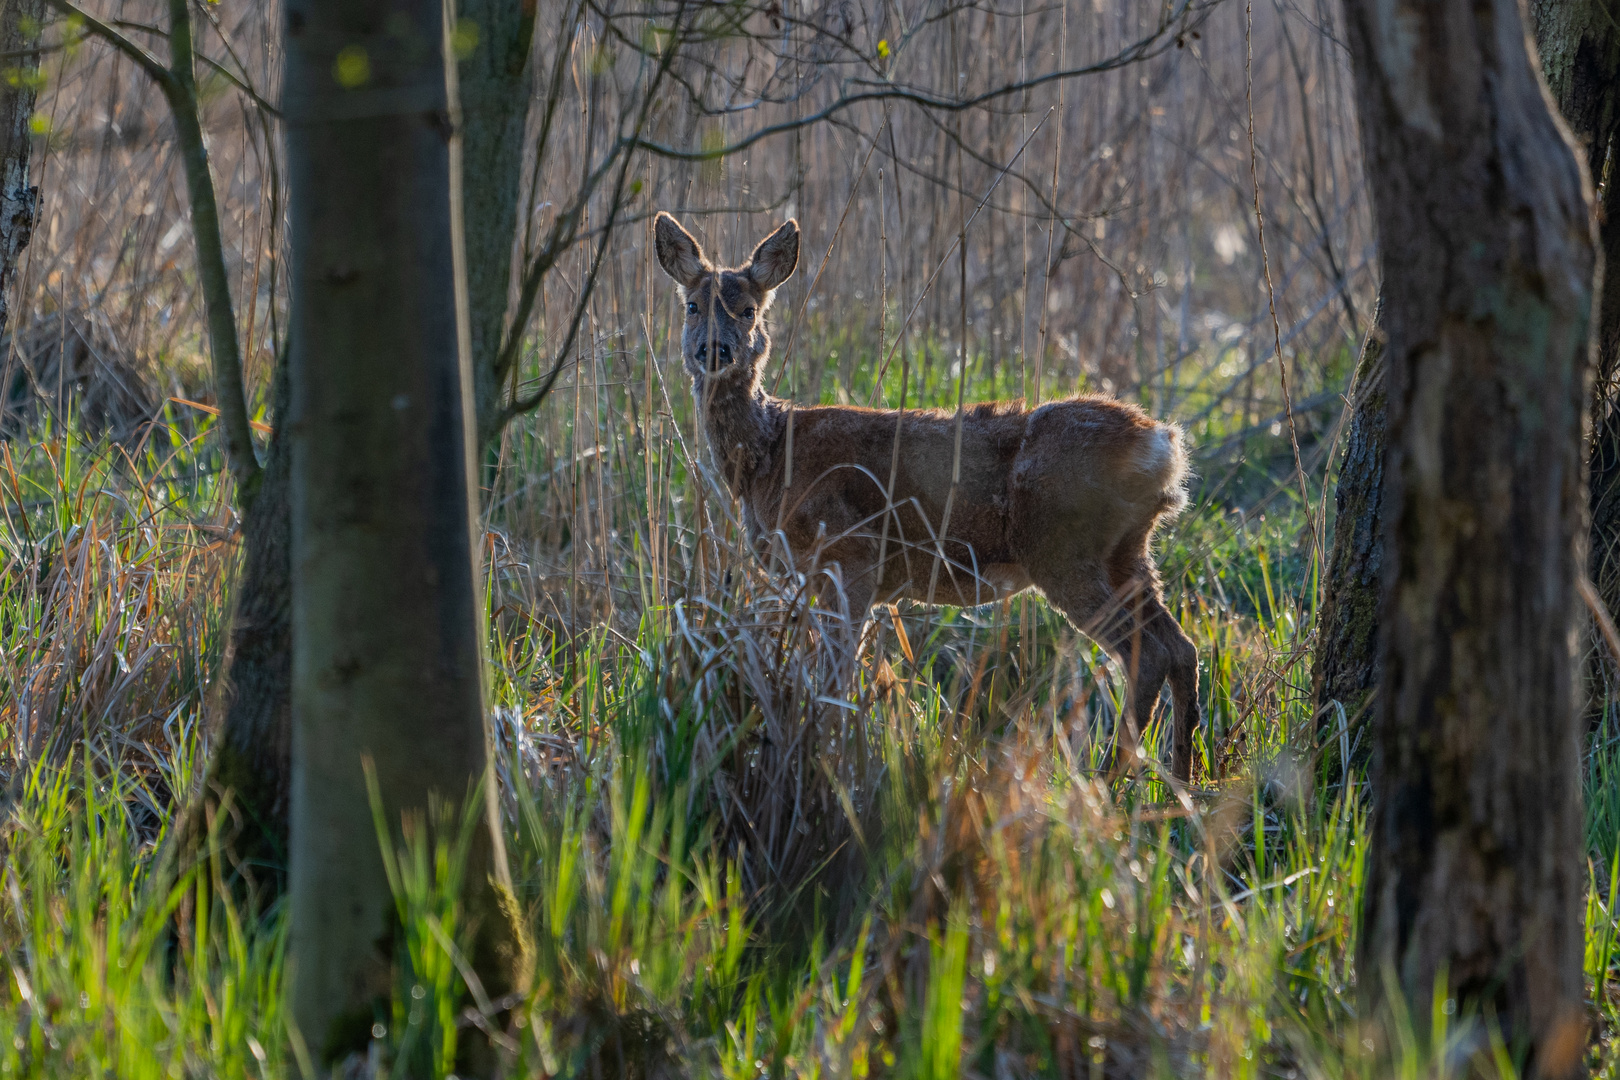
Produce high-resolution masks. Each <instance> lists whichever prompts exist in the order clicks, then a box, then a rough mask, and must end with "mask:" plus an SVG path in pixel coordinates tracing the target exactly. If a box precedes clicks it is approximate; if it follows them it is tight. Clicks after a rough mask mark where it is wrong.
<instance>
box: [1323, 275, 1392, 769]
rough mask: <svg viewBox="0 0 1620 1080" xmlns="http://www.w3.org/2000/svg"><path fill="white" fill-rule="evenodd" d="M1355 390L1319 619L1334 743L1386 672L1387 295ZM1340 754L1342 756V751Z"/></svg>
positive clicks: (1326, 720) (1327, 717) (1326, 710)
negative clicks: (1382, 615)
mask: <svg viewBox="0 0 1620 1080" xmlns="http://www.w3.org/2000/svg"><path fill="white" fill-rule="evenodd" d="M1351 395H1352V397H1351V402H1350V434H1349V437H1348V439H1347V440H1346V442H1345V448H1344V459H1343V461H1341V462H1340V465H1339V479H1338V484H1337V485H1336V486H1335V488H1334V492H1333V505H1334V519H1333V542H1332V548H1331V550H1330V553H1329V556H1328V568H1327V583H1326V589H1325V590H1324V596H1323V602H1322V610H1321V613H1320V616H1319V617H1318V619H1317V627H1318V629H1317V643H1316V657H1315V664H1314V668H1315V670H1314V672H1313V681H1314V683H1315V684H1316V685H1315V691H1316V695H1315V696H1316V703H1317V709H1318V711H1319V715H1318V725H1319V727H1320V729H1321V732H1322V735H1323V736H1324V738H1325V739H1326V743H1325V745H1327V746H1328V747H1330V748H1331V747H1334V746H1336V745H1337V742H1336V740H1334V739H1333V738H1332V737H1331V736H1333V735H1334V734H1335V733H1337V732H1338V731H1339V730H1340V725H1341V718H1340V715H1339V710H1340V709H1343V711H1344V717H1343V721H1342V722H1343V723H1345V724H1346V725H1347V724H1348V723H1350V722H1352V721H1355V720H1357V719H1358V718H1359V717H1360V716H1361V715H1362V714H1363V713H1364V712H1365V711H1366V709H1367V708H1368V703H1369V698H1370V695H1371V694H1372V693H1373V691H1374V690H1375V689H1376V688H1377V686H1378V678H1379V674H1380V670H1379V666H1378V606H1379V602H1380V597H1381V594H1382V590H1383V584H1384V574H1383V568H1384V524H1383V505H1384V498H1383V497H1384V443H1385V430H1386V426H1387V425H1386V411H1387V408H1388V394H1387V393H1386V380H1385V373H1384V326H1383V298H1382V297H1380V298H1379V301H1378V309H1377V314H1375V315H1374V316H1373V325H1372V326H1371V328H1370V329H1369V330H1368V332H1367V341H1366V344H1365V345H1363V346H1362V350H1361V359H1360V360H1359V361H1358V362H1357V364H1356V372H1355V378H1354V379H1353V381H1352V384H1351ZM1346 741H1347V742H1348V732H1346ZM1363 745H1366V743H1365V741H1364V742H1363ZM1345 749H1348V747H1346V748H1345ZM1339 756H1341V757H1342V756H1343V754H1342V752H1340V755H1339ZM1357 756H1358V757H1359V756H1361V755H1357ZM1339 764H1340V765H1344V764H1348V762H1340V763H1339Z"/></svg>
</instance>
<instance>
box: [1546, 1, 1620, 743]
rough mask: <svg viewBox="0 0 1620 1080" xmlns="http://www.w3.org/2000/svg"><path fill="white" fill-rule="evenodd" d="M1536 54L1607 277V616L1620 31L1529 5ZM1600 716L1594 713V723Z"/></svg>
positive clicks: (1614, 599)
mask: <svg viewBox="0 0 1620 1080" xmlns="http://www.w3.org/2000/svg"><path fill="white" fill-rule="evenodd" d="M1530 13H1531V15H1532V17H1533V18H1534V20H1535V26H1536V47H1537V51H1538V52H1539V53H1540V56H1541V67H1542V71H1543V72H1544V73H1545V74H1546V77H1547V86H1548V88H1549V89H1550V90H1551V91H1552V93H1553V100H1555V101H1556V102H1557V103H1558V109H1559V111H1560V112H1562V113H1563V115H1564V119H1565V120H1566V121H1568V122H1569V126H1570V128H1571V130H1573V131H1574V133H1575V136H1576V139H1577V141H1579V142H1580V143H1581V144H1582V146H1583V147H1584V148H1585V150H1586V161H1587V169H1588V174H1589V175H1590V177H1591V179H1592V184H1593V186H1594V187H1598V188H1599V190H1600V191H1601V196H1600V197H1601V199H1602V212H1601V213H1600V214H1599V215H1598V221H1599V226H1598V240H1599V246H1600V247H1601V249H1602V251H1603V266H1604V270H1605V272H1604V273H1603V275H1602V277H1601V279H1600V281H1601V285H1600V291H1599V299H1598V311H1597V382H1596V389H1595V392H1594V394H1593V396H1592V424H1593V431H1592V442H1591V448H1590V451H1589V454H1588V462H1589V469H1590V481H1589V484H1590V497H1589V502H1590V506H1591V515H1592V521H1591V555H1590V558H1589V560H1588V569H1587V572H1588V573H1589V574H1590V575H1591V578H1592V582H1593V584H1594V585H1596V586H1597V590H1598V595H1599V596H1601V597H1602V598H1603V602H1604V603H1605V604H1606V605H1607V606H1608V609H1609V611H1610V612H1615V611H1620V415H1617V412H1616V408H1615V406H1616V400H1615V398H1616V390H1617V389H1620V387H1616V385H1615V384H1616V374H1617V366H1620V185H1617V184H1615V183H1614V182H1613V178H1612V177H1611V182H1610V183H1608V184H1603V183H1602V181H1603V177H1604V171H1605V169H1607V168H1611V167H1612V166H1611V156H1612V155H1613V153H1614V150H1615V146H1616V140H1617V136H1620V24H1617V23H1616V22H1615V17H1614V13H1613V11H1612V10H1611V9H1610V7H1609V6H1608V5H1607V4H1605V3H1603V2H1602V0H1532V2H1531V4H1530ZM1590 674H1591V675H1592V678H1591V681H1590V689H1591V690H1592V691H1593V692H1594V702H1593V704H1594V706H1596V707H1598V708H1601V705H1602V687H1603V678H1602V672H1601V670H1599V669H1594V670H1593V671H1592V672H1591V673H1590ZM1600 715H1601V713H1600V712H1598V711H1597V710H1596V709H1594V712H1593V716H1594V717H1597V716H1600Z"/></svg>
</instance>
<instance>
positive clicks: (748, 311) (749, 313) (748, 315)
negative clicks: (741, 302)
mask: <svg viewBox="0 0 1620 1080" xmlns="http://www.w3.org/2000/svg"><path fill="white" fill-rule="evenodd" d="M753 317H754V309H753V308H744V309H743V318H745V319H752V318H753Z"/></svg>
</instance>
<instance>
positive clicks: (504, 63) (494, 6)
mask: <svg viewBox="0 0 1620 1080" xmlns="http://www.w3.org/2000/svg"><path fill="white" fill-rule="evenodd" d="M456 14H457V16H458V17H459V18H460V19H461V20H462V21H463V22H464V23H466V24H468V25H469V26H470V27H471V30H472V33H473V34H474V35H475V38H474V40H475V42H476V44H475V45H474V46H473V48H472V51H471V53H470V54H469V55H467V56H466V57H464V58H463V59H462V60H461V63H460V64H459V65H457V67H458V72H459V75H460V83H461V111H462V162H463V165H464V173H465V175H466V176H467V177H468V179H469V182H468V183H467V185H466V187H465V189H464V198H463V200H462V216H463V220H464V221H465V223H466V224H465V227H466V234H467V293H468V321H469V323H470V327H471V333H472V365H473V397H474V409H475V412H476V414H477V417H478V426H477V434H476V438H477V445H478V447H479V448H480V449H481V450H485V451H487V450H488V449H489V448H491V447H492V446H493V445H494V443H495V442H496V440H498V439H499V438H500V435H501V426H502V423H501V421H502V412H501V405H502V399H503V395H504V390H505V387H504V386H503V385H502V383H503V380H502V379H501V377H500V374H499V372H498V371H497V363H498V358H499V355H500V350H501V338H502V334H503V333H504V331H505V328H506V318H507V307H508V304H507V301H508V299H509V297H510V295H511V292H512V255H513V246H514V241H515V239H516V236H517V224H518V199H519V196H520V194H521V190H522V186H523V145H524V139H523V136H524V127H525V125H526V123H527V121H528V116H529V98H530V96H531V94H532V92H533V82H534V73H533V61H532V54H533V50H532V48H531V45H532V44H533V38H534V18H535V7H534V5H533V4H529V3H523V2H521V0H460V2H459V3H458V5H457V8H456Z"/></svg>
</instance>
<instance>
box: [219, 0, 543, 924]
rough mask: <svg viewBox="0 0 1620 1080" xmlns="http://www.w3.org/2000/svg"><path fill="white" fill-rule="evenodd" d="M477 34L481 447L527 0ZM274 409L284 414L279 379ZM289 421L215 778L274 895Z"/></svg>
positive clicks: (282, 782) (475, 254)
mask: <svg viewBox="0 0 1620 1080" xmlns="http://www.w3.org/2000/svg"><path fill="white" fill-rule="evenodd" d="M458 15H459V17H460V19H461V20H462V21H463V22H464V24H466V26H467V27H468V28H470V30H471V37H472V39H473V40H474V41H475V42H476V44H475V45H474V47H473V49H472V50H471V52H470V54H468V55H466V56H464V57H462V58H461V60H460V63H459V64H458V73H459V83H460V91H461V102H462V127H461V131H462V156H463V174H464V175H465V176H467V177H468V178H469V179H470V180H471V182H470V183H466V184H464V186H463V199H462V214H463V219H464V221H465V232H466V265H467V279H468V290H467V292H468V315H469V320H468V321H469V325H470V331H471V347H472V350H471V352H472V369H473V386H474V403H475V409H476V414H477V417H478V422H477V425H476V440H477V446H478V448H479V449H480V450H481V451H484V452H487V451H488V449H489V448H490V447H491V446H492V445H493V443H494V442H495V441H496V440H497V439H499V437H500V419H501V404H502V390H503V388H502V386H501V383H500V380H499V379H498V378H497V376H496V374H495V365H496V358H497V356H498V354H499V351H500V345H501V336H502V333H503V330H504V327H505V320H506V317H507V307H508V305H507V300H508V296H509V294H510V292H511V276H512V256H513V246H514V241H515V237H516V231H517V219H518V201H519V195H520V190H521V187H522V179H523V177H522V172H523V160H524V157H523V152H524V125H525V122H526V119H527V116H528V109H529V98H530V93H531V82H532V77H533V76H532V65H531V62H530V52H531V50H530V45H531V43H532V35H533V31H534V11H533V9H532V8H531V7H530V5H527V4H524V3H522V2H521V0H462V3H461V4H460V5H459V6H458ZM272 398H273V406H272V416H274V417H284V416H286V415H287V413H288V411H289V409H288V404H287V394H286V381H285V380H284V379H281V378H280V377H279V376H278V378H277V383H276V388H275V392H274V394H273V395H272ZM283 432H284V427H283V426H282V425H280V424H279V423H278V424H277V427H276V431H275V434H274V435H273V436H272V437H271V441H270V447H269V452H268V455H267V458H266V461H265V465H264V476H263V480H262V482H261V485H260V489H259V495H258V498H257V499H256V500H255V502H254V503H253V504H252V505H251V506H249V507H248V508H247V511H246V513H245V515H244V522H243V536H244V542H245V548H246V549H245V552H244V559H243V566H242V574H241V578H240V579H239V582H238V585H237V597H238V601H237V610H236V617H235V620H234V622H233V624H232V628H231V664H230V680H229V681H230V687H231V689H230V695H229V698H228V700H227V707H226V713H225V718H224V722H223V724H222V727H221V730H220V736H219V741H218V744H217V749H216V752H215V759H214V762H213V765H212V771H211V773H210V776H209V784H210V787H211V789H212V791H213V792H214V793H215V795H223V794H225V793H227V792H228V793H229V794H230V798H231V805H232V806H233V807H234V810H235V814H236V816H237V819H238V823H239V825H238V829H237V831H236V833H235V836H234V850H235V853H236V854H237V856H238V857H239V858H240V860H241V863H242V865H243V867H244V868H245V869H246V870H247V871H248V872H249V873H250V874H251V875H253V877H254V879H255V884H256V885H258V886H260V887H261V889H262V892H261V896H262V898H263V899H265V900H268V899H270V898H273V897H274V896H275V895H278V894H279V893H280V892H281V890H282V887H283V883H284V875H285V871H286V865H287V864H286V858H287V854H286V853H287V812H288V805H289V802H290V799H291V786H292V781H291V763H290V753H291V744H292V718H291V704H290V697H291V688H290V678H291V652H292V631H291V625H290V617H291V616H290V610H289V609H290V601H291V595H290V590H291V564H290V558H289V551H288V548H289V544H290V542H291V536H290V533H291V523H290V519H289V513H290V511H289V508H288V491H287V485H288V468H289V466H288V460H287V459H288V452H287V448H286V439H285V438H284V434H283Z"/></svg>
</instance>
